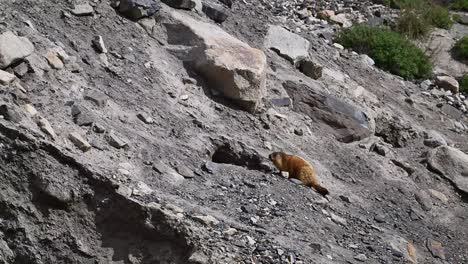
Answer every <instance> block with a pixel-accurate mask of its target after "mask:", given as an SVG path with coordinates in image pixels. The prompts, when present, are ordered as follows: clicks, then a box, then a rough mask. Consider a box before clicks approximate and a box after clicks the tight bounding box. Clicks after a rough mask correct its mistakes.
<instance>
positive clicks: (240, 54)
mask: <svg viewBox="0 0 468 264" xmlns="http://www.w3.org/2000/svg"><path fill="white" fill-rule="evenodd" d="M171 17H172V19H173V20H174V22H173V23H167V24H164V26H165V27H166V31H167V35H168V43H169V44H173V45H184V46H188V47H192V50H191V51H192V52H190V53H189V54H183V55H181V56H183V57H184V58H183V59H184V60H185V61H188V62H191V63H192V64H193V67H194V70H195V71H196V72H197V73H198V74H199V75H200V76H201V77H203V78H204V79H205V81H207V84H208V85H209V86H210V87H213V88H215V89H216V90H217V91H219V92H220V93H221V94H222V95H223V96H224V97H226V98H229V99H231V100H233V101H234V102H235V103H237V104H238V105H239V106H240V107H242V108H243V109H245V110H247V111H249V112H255V111H256V110H257V109H258V108H259V107H260V106H261V104H262V98H263V97H264V96H265V95H266V66H267V64H266V56H265V54H264V53H263V51H261V50H259V49H254V48H252V47H250V46H249V45H248V44H246V43H244V42H242V41H240V40H238V39H236V38H234V37H233V36H231V35H229V34H228V33H226V32H225V31H224V30H222V29H221V28H220V27H218V26H216V25H213V24H209V23H205V22H200V21H198V20H195V19H193V18H191V17H190V16H188V15H186V14H183V13H181V12H177V11H173V12H172V13H171ZM181 32H185V33H183V34H182V33H181ZM196 43H200V44H196ZM195 44H196V46H197V48H194V45H195ZM199 47H203V48H201V49H200V48H199Z"/></svg>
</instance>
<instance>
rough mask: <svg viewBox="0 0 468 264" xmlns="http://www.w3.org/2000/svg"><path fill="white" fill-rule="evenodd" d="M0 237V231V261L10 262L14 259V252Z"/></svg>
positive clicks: (5, 263) (0, 235)
mask: <svg viewBox="0 0 468 264" xmlns="http://www.w3.org/2000/svg"><path fill="white" fill-rule="evenodd" d="M1 237H3V233H0V263H2V264H7V263H12V262H13V261H14V257H15V253H14V252H13V250H11V248H10V247H9V246H8V244H7V243H6V242H5V240H3V239H2V238H1Z"/></svg>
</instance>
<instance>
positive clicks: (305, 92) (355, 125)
mask: <svg viewBox="0 0 468 264" xmlns="http://www.w3.org/2000/svg"><path fill="white" fill-rule="evenodd" d="M283 86H284V88H285V90H286V91H287V93H288V94H289V96H290V97H291V98H292V99H293V102H294V103H293V105H294V107H293V110H294V111H296V112H301V113H304V114H306V115H308V116H310V117H311V118H312V119H314V120H317V121H320V122H323V123H325V124H326V125H327V126H328V127H329V128H330V131H331V133H332V134H333V135H335V137H336V138H337V140H339V141H341V142H345V143H350V142H353V141H358V140H361V139H364V138H366V137H368V136H369V135H370V134H371V131H370V130H369V123H368V119H367V115H366V114H365V113H364V112H363V111H361V110H359V109H357V108H356V107H354V106H352V105H350V104H348V103H346V102H343V101H341V100H339V99H338V98H335V97H333V96H331V95H328V94H324V93H320V92H318V91H316V90H313V89H311V88H310V87H308V86H307V85H305V84H297V83H295V82H293V81H286V82H285V83H283Z"/></svg>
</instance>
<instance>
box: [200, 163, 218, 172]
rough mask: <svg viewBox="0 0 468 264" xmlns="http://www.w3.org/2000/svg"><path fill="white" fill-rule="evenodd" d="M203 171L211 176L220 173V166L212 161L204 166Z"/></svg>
mask: <svg viewBox="0 0 468 264" xmlns="http://www.w3.org/2000/svg"><path fill="white" fill-rule="evenodd" d="M203 169H204V170H205V171H206V172H208V173H211V174H216V173H218V172H219V169H220V166H219V165H218V164H216V163H214V162H212V161H207V162H205V164H203Z"/></svg>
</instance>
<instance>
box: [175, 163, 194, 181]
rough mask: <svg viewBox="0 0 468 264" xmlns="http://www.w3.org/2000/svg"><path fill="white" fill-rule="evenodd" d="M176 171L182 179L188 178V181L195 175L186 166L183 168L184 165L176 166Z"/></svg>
mask: <svg viewBox="0 0 468 264" xmlns="http://www.w3.org/2000/svg"><path fill="white" fill-rule="evenodd" d="M176 171H177V172H178V173H179V174H180V175H182V176H184V178H189V179H190V178H193V177H195V173H193V170H191V169H189V168H188V167H187V166H185V165H178V166H177V167H176Z"/></svg>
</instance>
